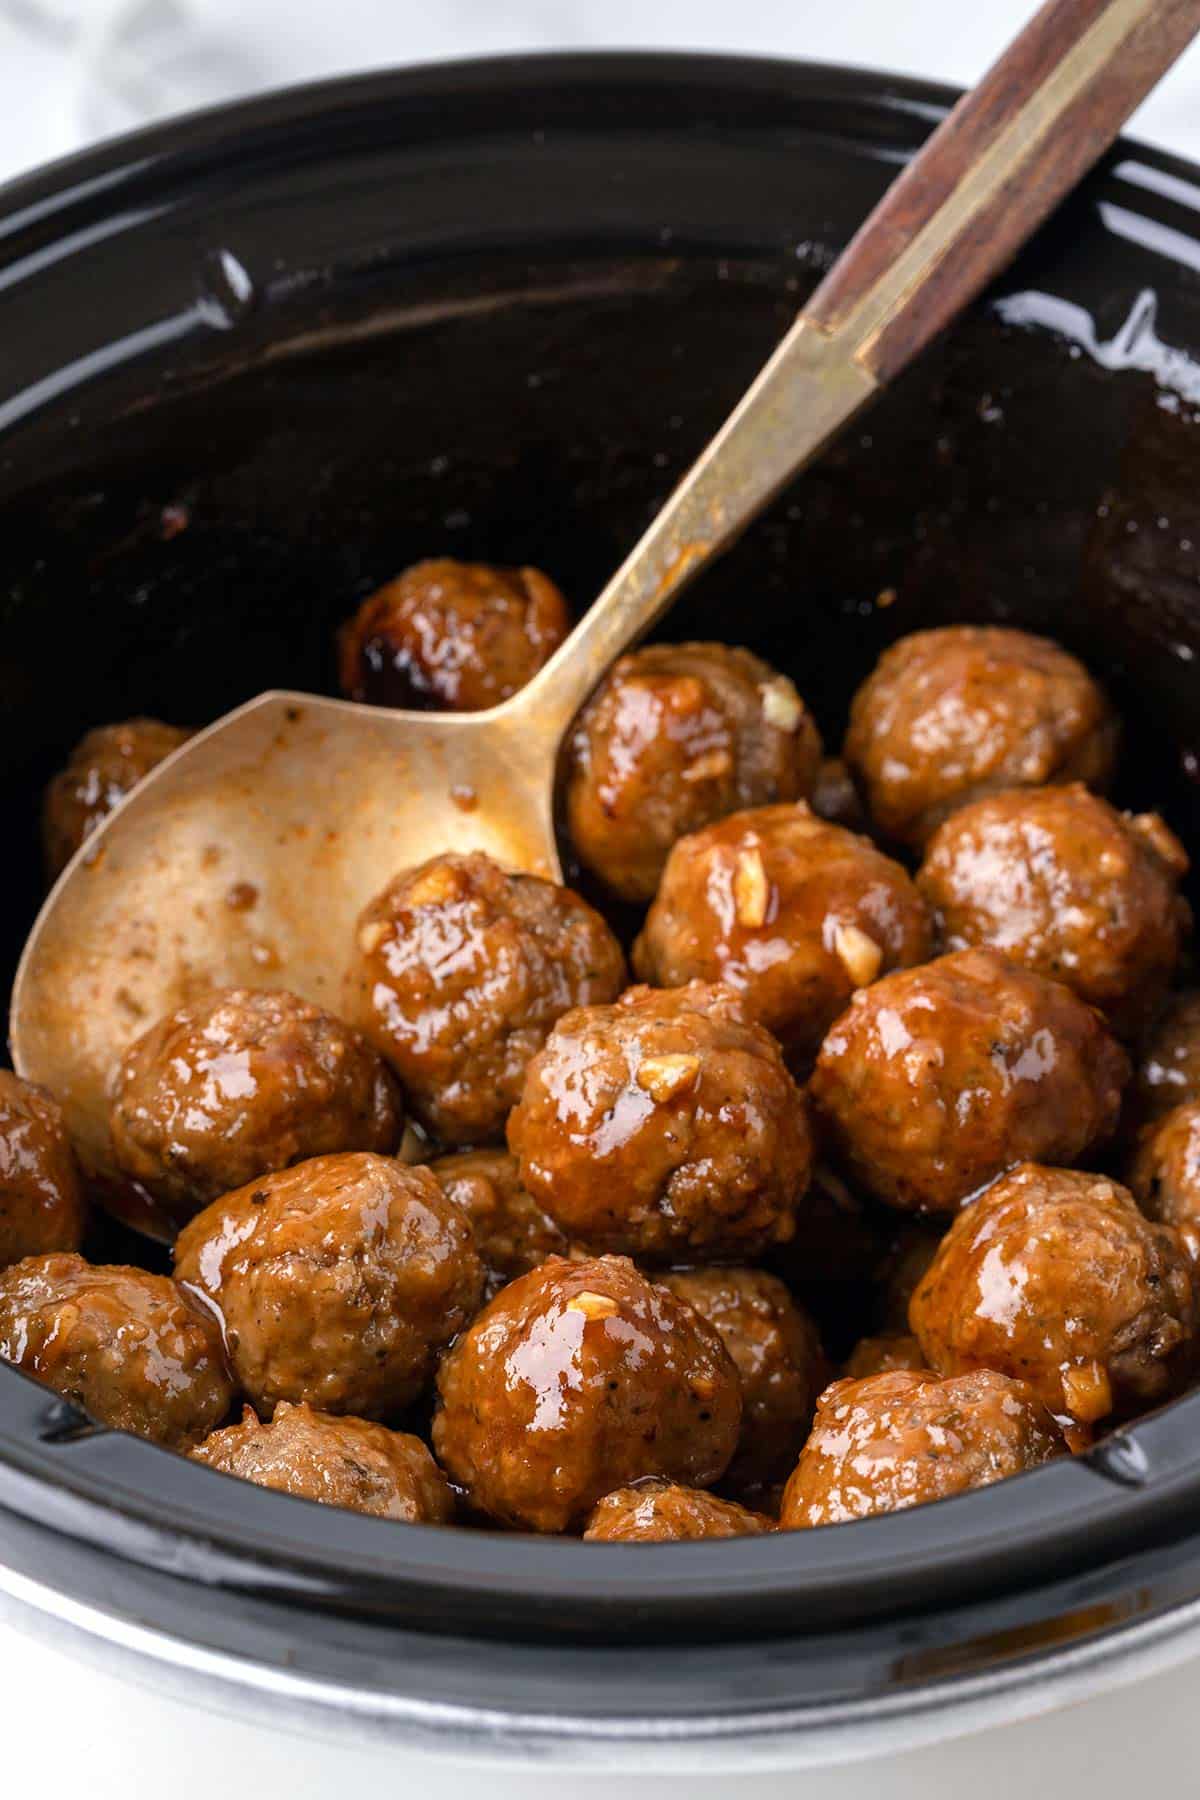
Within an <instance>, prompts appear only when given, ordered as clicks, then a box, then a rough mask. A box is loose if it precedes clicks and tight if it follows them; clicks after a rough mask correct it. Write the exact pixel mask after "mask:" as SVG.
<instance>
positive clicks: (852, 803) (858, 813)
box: [808, 756, 867, 831]
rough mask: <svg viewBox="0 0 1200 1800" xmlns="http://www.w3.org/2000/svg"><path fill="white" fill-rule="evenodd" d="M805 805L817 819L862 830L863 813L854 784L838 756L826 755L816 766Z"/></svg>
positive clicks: (849, 829) (864, 828)
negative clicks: (806, 804) (815, 774)
mask: <svg viewBox="0 0 1200 1800" xmlns="http://www.w3.org/2000/svg"><path fill="white" fill-rule="evenodd" d="M808 801H809V805H810V806H811V807H812V809H813V811H814V812H815V813H816V814H817V816H818V818H821V819H828V820H829V823H830V824H831V825H844V826H845V827H846V829H847V830H848V831H865V830H866V827H867V816H866V814H865V813H864V811H863V804H862V800H861V799H860V798H859V792H858V789H857V788H856V787H855V785H854V777H853V776H852V775H851V773H850V771H849V769H848V768H847V767H846V765H845V763H844V762H843V761H842V759H841V757H840V756H826V757H825V758H823V760H822V761H821V763H820V765H819V766H818V768H817V778H816V780H815V781H814V783H813V789H812V793H811V794H810V795H809V797H808Z"/></svg>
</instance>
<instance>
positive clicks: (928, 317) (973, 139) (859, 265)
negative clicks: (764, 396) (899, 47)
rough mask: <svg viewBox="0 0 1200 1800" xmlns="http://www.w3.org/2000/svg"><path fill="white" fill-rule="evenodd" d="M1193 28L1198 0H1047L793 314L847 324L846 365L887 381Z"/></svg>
mask: <svg viewBox="0 0 1200 1800" xmlns="http://www.w3.org/2000/svg"><path fill="white" fill-rule="evenodd" d="M1198 30H1200V0H1049V3H1048V4H1047V5H1045V6H1043V7H1042V9H1041V11H1040V12H1039V13H1038V14H1037V16H1036V17H1035V18H1034V19H1033V20H1032V21H1031V23H1030V24H1029V25H1028V26H1027V27H1026V29H1025V30H1024V31H1023V32H1022V33H1021V35H1020V37H1018V38H1017V39H1016V40H1015V41H1014V42H1013V43H1012V44H1011V45H1010V46H1009V48H1008V49H1007V50H1006V51H1005V53H1004V55H1003V56H1002V57H1001V58H1000V60H999V62H997V63H996V64H995V66H994V67H993V68H992V69H991V70H990V71H989V73H988V74H987V75H986V76H985V77H984V79H983V80H982V81H981V82H980V84H979V86H978V87H976V88H974V89H973V90H972V91H971V92H970V93H969V94H966V95H964V97H963V99H962V100H960V101H959V103H958V105H957V106H956V107H955V108H954V111H953V112H952V113H951V114H950V115H949V117H948V118H947V119H945V120H944V122H943V123H942V124H941V125H940V126H939V127H938V129H937V130H936V131H935V132H934V134H933V136H932V137H931V138H930V139H929V141H928V143H927V144H926V145H925V146H924V148H923V149H922V150H921V152H920V154H919V155H918V156H917V157H916V158H915V159H914V160H913V162H912V163H910V164H909V166H908V168H907V169H906V170H905V172H904V173H903V174H902V175H901V176H900V178H899V180H897V181H896V182H894V183H893V185H892V187H891V188H890V189H889V191H888V193H887V194H886V195H885V197H884V198H883V200H882V201H881V202H880V204H879V205H878V206H877V207H876V208H875V211H874V212H873V213H872V214H871V216H870V217H869V218H868V220H867V222H866V224H865V225H863V226H862V228H861V229H860V230H859V232H858V234H857V235H856V236H855V238H854V239H853V241H852V242H851V243H850V245H849V246H848V247H847V249H846V250H845V251H844V253H843V254H842V256H841V257H839V259H838V261H837V263H836V265H835V266H834V268H833V269H832V270H831V271H830V273H829V275H828V276H827V277H826V278H825V280H824V281H823V282H822V283H821V285H820V287H819V288H818V289H817V291H816V293H815V294H814V295H813V297H812V299H811V300H810V301H809V303H808V306H807V307H806V308H805V311H804V317H805V318H806V319H808V320H810V321H811V322H813V323H815V324H817V325H820V326H822V327H824V328H825V329H837V328H839V327H847V326H848V327H849V328H850V329H853V328H854V324H855V322H856V321H857V322H858V323H859V324H860V325H861V327H862V332H863V338H862V343H861V346H860V348H859V350H858V353H857V356H858V361H859V362H860V364H862V366H864V367H865V368H867V369H868V370H869V371H870V373H871V374H872V375H874V376H875V377H876V379H877V380H879V381H888V380H890V379H891V377H892V376H893V375H895V374H896V373H897V372H898V371H899V370H900V369H901V368H902V367H903V366H904V365H905V364H906V363H907V362H909V361H910V360H911V359H912V358H913V357H914V356H915V355H916V354H917V353H918V351H919V350H921V349H922V348H923V347H924V346H925V345H926V344H927V343H928V342H929V340H930V339H931V338H932V337H934V336H935V335H936V334H937V332H939V331H940V330H941V329H942V327H943V326H944V325H945V324H947V323H948V321H949V320H950V319H951V318H952V317H953V316H954V314H955V313H956V312H958V311H959V310H960V309H961V308H962V307H963V306H965V305H966V303H967V302H968V301H969V300H971V299H973V298H974V296H975V295H976V294H977V293H978V292H979V291H980V289H981V288H983V287H984V285H985V284H986V283H987V282H988V281H989V280H990V279H991V277H992V276H993V275H995V274H997V273H998V272H999V271H1000V270H1001V269H1002V268H1003V267H1004V266H1005V264H1006V263H1007V262H1008V261H1009V260H1010V259H1011V257H1012V256H1013V255H1014V254H1015V253H1016V251H1017V250H1018V249H1019V248H1020V246H1021V245H1022V244H1023V243H1024V242H1025V240H1026V239H1027V238H1028V237H1029V236H1030V234H1031V233H1032V231H1033V230H1034V229H1035V227H1036V226H1037V225H1039V224H1040V223H1041V221H1042V220H1043V219H1044V218H1045V217H1046V215H1047V214H1048V213H1049V212H1051V211H1052V209H1053V208H1054V206H1055V205H1056V204H1057V202H1058V201H1059V200H1061V199H1062V198H1063V196H1064V195H1065V194H1066V193H1067V192H1068V191H1069V190H1070V189H1071V188H1072V187H1073V186H1074V185H1075V183H1076V182H1077V181H1078V180H1079V178H1080V177H1081V176H1082V175H1083V174H1084V173H1085V172H1086V171H1087V170H1088V169H1089V168H1090V167H1091V165H1092V164H1093V163H1094V162H1095V161H1096V159H1097V158H1098V157H1099V156H1100V155H1101V153H1102V152H1103V151H1104V150H1105V149H1106V148H1107V147H1108V145H1109V144H1110V143H1111V142H1112V140H1113V139H1114V138H1115V137H1116V135H1117V133H1118V131H1119V130H1120V128H1121V126H1122V124H1123V123H1124V121H1125V120H1126V119H1127V118H1128V116H1129V114H1130V113H1131V112H1132V111H1133V109H1134V107H1135V106H1137V104H1138V102H1139V101H1140V100H1141V99H1143V97H1144V96H1145V95H1146V94H1147V93H1148V92H1149V91H1150V89H1151V88H1152V87H1153V86H1154V84H1155V82H1156V81H1157V80H1158V79H1159V77H1160V76H1161V75H1162V74H1163V73H1164V71H1165V70H1166V69H1168V68H1169V67H1170V65H1171V64H1172V63H1173V62H1174V61H1175V59H1176V58H1177V57H1178V56H1179V54H1180V52H1181V51H1182V50H1183V49H1184V47H1185V46H1186V45H1187V44H1188V42H1189V41H1190V40H1191V38H1192V37H1194V35H1195V34H1196V32H1197V31H1198ZM905 264H906V265H907V267H905V266H904V265H905Z"/></svg>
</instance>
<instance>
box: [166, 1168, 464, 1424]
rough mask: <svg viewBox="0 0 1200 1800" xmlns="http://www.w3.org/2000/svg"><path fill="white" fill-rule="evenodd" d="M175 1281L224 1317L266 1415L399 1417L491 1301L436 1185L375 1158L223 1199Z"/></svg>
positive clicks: (188, 1248) (201, 1220)
mask: <svg viewBox="0 0 1200 1800" xmlns="http://www.w3.org/2000/svg"><path fill="white" fill-rule="evenodd" d="M175 1275H176V1278H177V1279H178V1280H179V1281H182V1282H186V1283H187V1284H188V1286H189V1287H192V1288H195V1289H196V1290H197V1291H198V1292H199V1293H200V1294H201V1295H203V1296H205V1297H206V1298H207V1299H208V1301H209V1302H210V1304H211V1305H212V1306H213V1308H214V1310H215V1311H216V1312H217V1314H218V1315H219V1316H220V1318H221V1319H223V1321H224V1326H225V1342H226V1346H227V1349H228V1353H229V1358H230V1361H231V1363H232V1365H233V1370H234V1373H235V1375H236V1376H237V1379H238V1383H239V1385H240V1387H241V1388H242V1391H243V1392H244V1393H245V1395H246V1397H247V1398H248V1399H249V1400H250V1402H251V1404H252V1405H253V1406H254V1407H255V1408H256V1410H257V1411H258V1412H259V1414H260V1415H267V1414H269V1413H270V1412H272V1411H273V1409H274V1407H275V1404H276V1402H277V1401H280V1400H291V1401H297V1402H299V1401H305V1402H307V1403H308V1404H309V1405H310V1406H315V1407H316V1408H317V1409H318V1410H319V1411H321V1412H333V1413H361V1414H362V1415H363V1417H364V1418H377V1417H379V1416H380V1415H383V1414H389V1413H394V1412H398V1411H399V1410H400V1409H401V1408H402V1407H404V1406H406V1405H407V1404H408V1403H409V1401H411V1400H413V1399H415V1398H416V1396H417V1395H418V1394H419V1393H420V1391H421V1389H422V1387H423V1386H424V1385H425V1383H426V1381H427V1380H428V1379H429V1377H430V1375H431V1374H432V1372H433V1366H434V1362H435V1360H436V1358H437V1355H438V1352H439V1351H440V1350H441V1349H442V1348H443V1347H444V1346H445V1345H446V1344H448V1343H449V1342H450V1340H451V1338H453V1337H454V1336H455V1334H456V1333H457V1332H459V1331H461V1330H462V1328H463V1326H464V1325H465V1324H466V1322H467V1320H468V1319H469V1318H470V1317H471V1315H472V1313H473V1312H474V1311H475V1308H476V1307H477V1305H478V1304H479V1298H480V1295H481V1293H482V1291H483V1265H482V1264H481V1263H480V1260H479V1257H478V1255H477V1254H476V1251H475V1245H474V1241H473V1239H472V1236H471V1227H470V1225H469V1224H468V1222H467V1220H466V1219H465V1218H464V1216H463V1214H462V1213H461V1212H460V1211H459V1209H458V1207H456V1206H455V1205H454V1204H453V1202H452V1201H450V1200H447V1198H446V1196H445V1194H443V1192H442V1190H441V1188H440V1187H439V1185H438V1183H437V1180H436V1179H435V1177H434V1176H432V1175H431V1174H430V1173H429V1170H428V1169H422V1168H409V1167H407V1166H406V1165H405V1164H403V1163H398V1162H395V1161H393V1160H392V1159H391V1158H390V1157H385V1156H371V1155H369V1154H365V1153H364V1154H354V1153H347V1154H345V1155H341V1156H318V1157H314V1158H313V1160H312V1161H311V1162H303V1163H297V1165H296V1166H295V1167H294V1168H291V1169H284V1170H282V1171H281V1172H280V1173H279V1174H277V1175H264V1176H262V1177H261V1178H260V1179H259V1180H257V1181H252V1182H249V1183H248V1184H247V1185H246V1186H245V1187H242V1188H238V1190H237V1191H236V1193H232V1194H227V1195H226V1196H225V1197H224V1199H222V1200H217V1201H215V1202H214V1203H213V1205H212V1206H210V1207H208V1208H207V1209H206V1210H205V1211H204V1212H202V1213H199V1214H198V1215H197V1216H196V1218H194V1219H193V1220H192V1221H191V1223H190V1224H189V1225H186V1226H185V1227H184V1229H183V1231H182V1232H181V1233H180V1234H179V1239H178V1242H177V1243H176V1246H175Z"/></svg>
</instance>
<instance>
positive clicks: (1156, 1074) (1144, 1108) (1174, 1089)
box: [1126, 988, 1200, 1135]
mask: <svg viewBox="0 0 1200 1800" xmlns="http://www.w3.org/2000/svg"><path fill="white" fill-rule="evenodd" d="M1196 1099H1200V989H1197V988H1189V989H1186V990H1185V991H1184V992H1182V993H1179V994H1172V995H1171V997H1170V999H1169V1000H1168V1001H1167V1002H1166V1004H1165V1005H1164V1007H1163V1009H1162V1011H1161V1012H1160V1014H1159V1016H1158V1018H1157V1019H1156V1020H1155V1021H1154V1023H1153V1025H1152V1026H1151V1028H1150V1030H1149V1031H1148V1032H1147V1034H1146V1036H1145V1038H1144V1040H1143V1042H1142V1047H1141V1053H1140V1055H1139V1056H1138V1059H1137V1064H1136V1067H1135V1069H1134V1075H1133V1081H1132V1082H1131V1083H1130V1087H1129V1092H1128V1094H1127V1095H1126V1114H1127V1125H1128V1128H1129V1131H1130V1134H1131V1135H1136V1133H1137V1132H1138V1131H1140V1130H1142V1129H1143V1128H1144V1127H1145V1126H1147V1125H1152V1124H1153V1123H1154V1122H1155V1120H1156V1119H1161V1118H1162V1116H1163V1114H1164V1113H1168V1112H1171V1111H1173V1110H1174V1108H1175V1107H1176V1106H1178V1105H1179V1104H1180V1102H1181V1101H1183V1100H1196Z"/></svg>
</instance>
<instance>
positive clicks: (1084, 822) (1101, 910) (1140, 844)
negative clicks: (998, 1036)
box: [917, 781, 1190, 1037]
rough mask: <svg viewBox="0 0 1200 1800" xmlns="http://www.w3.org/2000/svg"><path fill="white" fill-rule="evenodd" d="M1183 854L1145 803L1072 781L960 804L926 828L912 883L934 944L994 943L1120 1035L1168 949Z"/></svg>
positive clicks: (1166, 976)
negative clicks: (925, 907)
mask: <svg viewBox="0 0 1200 1800" xmlns="http://www.w3.org/2000/svg"><path fill="white" fill-rule="evenodd" d="M1187 866H1188V859H1187V855H1186V853H1185V851H1184V848H1183V845H1182V844H1181V843H1180V842H1179V839H1178V838H1177V837H1176V836H1175V835H1174V833H1173V832H1171V831H1169V830H1168V829H1167V827H1166V826H1165V825H1164V824H1163V822H1162V820H1161V819H1160V818H1159V817H1158V815H1157V813H1142V814H1139V815H1138V816H1136V817H1131V816H1130V815H1129V814H1128V813H1119V812H1117V811H1115V810H1114V808H1113V807H1111V806H1110V805H1109V804H1108V802H1107V800H1101V799H1100V798H1099V797H1098V796H1097V795H1095V794H1092V793H1089V791H1088V789H1087V788H1085V787H1084V786H1083V784H1082V782H1078V781H1077V782H1073V783H1072V784H1071V785H1070V786H1069V787H1048V788H1015V789H1013V790H1012V791H1010V792H1009V793H1006V794H994V795H991V796H989V797H988V798H986V799H983V800H976V801H974V802H972V804H971V805H969V806H964V807H960V808H959V810H958V811H957V812H955V813H953V814H952V815H951V817H950V818H949V819H947V820H946V822H945V824H944V825H941V826H939V827H938V829H937V831H936V832H935V833H934V835H933V837H932V838H931V839H930V842H929V846H928V849H927V850H926V853H925V861H924V863H923V864H922V865H921V871H920V873H919V875H918V876H917V884H918V886H919V887H920V889H921V892H922V893H923V894H924V896H925V898H926V900H928V902H929V904H930V906H931V908H932V909H933V913H934V918H935V921H936V924H937V929H938V934H939V937H940V940H941V944H942V948H943V949H944V950H965V949H968V948H969V947H970V946H971V945H973V944H985V945H987V946H988V947H989V948H991V949H993V950H998V951H1000V952H1001V953H1002V954H1003V955H1004V956H1007V957H1008V958H1009V960H1010V961H1011V962H1016V963H1020V964H1021V966H1022V967H1023V968H1026V969H1036V970H1037V971H1038V973H1039V974H1041V975H1051V976H1053V977H1054V979H1055V980H1056V981H1063V982H1065V983H1066V984H1067V986H1068V987H1069V988H1073V989H1074V991H1075V992H1076V993H1077V994H1078V995H1079V997H1080V999H1081V1000H1086V1001H1088V1002H1089V1004H1090V1005H1092V1006H1096V1007H1099V1009H1100V1011H1101V1012H1103V1013H1104V1014H1105V1016H1106V1017H1107V1018H1108V1020H1109V1022H1110V1023H1111V1024H1112V1026H1113V1029H1114V1030H1115V1031H1116V1032H1117V1033H1118V1035H1119V1036H1123V1037H1129V1036H1131V1035H1133V1033H1135V1032H1136V1031H1138V1030H1139V1029H1140V1028H1141V1027H1142V1026H1143V1025H1144V1024H1145V1022H1146V1019H1147V1016H1148V1015H1149V1014H1150V1013H1151V1012H1152V1011H1153V1009H1154V1008H1155V1007H1156V1006H1157V1004H1158V1002H1159V1000H1160V999H1161V998H1162V995H1163V994H1164V992H1165V991H1166V988H1167V984H1168V983H1169V981H1170V979H1171V976H1172V974H1173V972H1174V969H1175V964H1176V962H1177V961H1178V960H1179V950H1180V945H1181V942H1182V939H1183V936H1184V934H1185V932H1186V931H1187V928H1188V925H1189V924H1190V912H1189V909H1188V905H1187V902H1186V901H1185V900H1184V899H1183V897H1182V895H1181V894H1180V892H1179V881H1180V877H1181V876H1182V875H1183V874H1184V873H1185V872H1186V870H1187Z"/></svg>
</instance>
